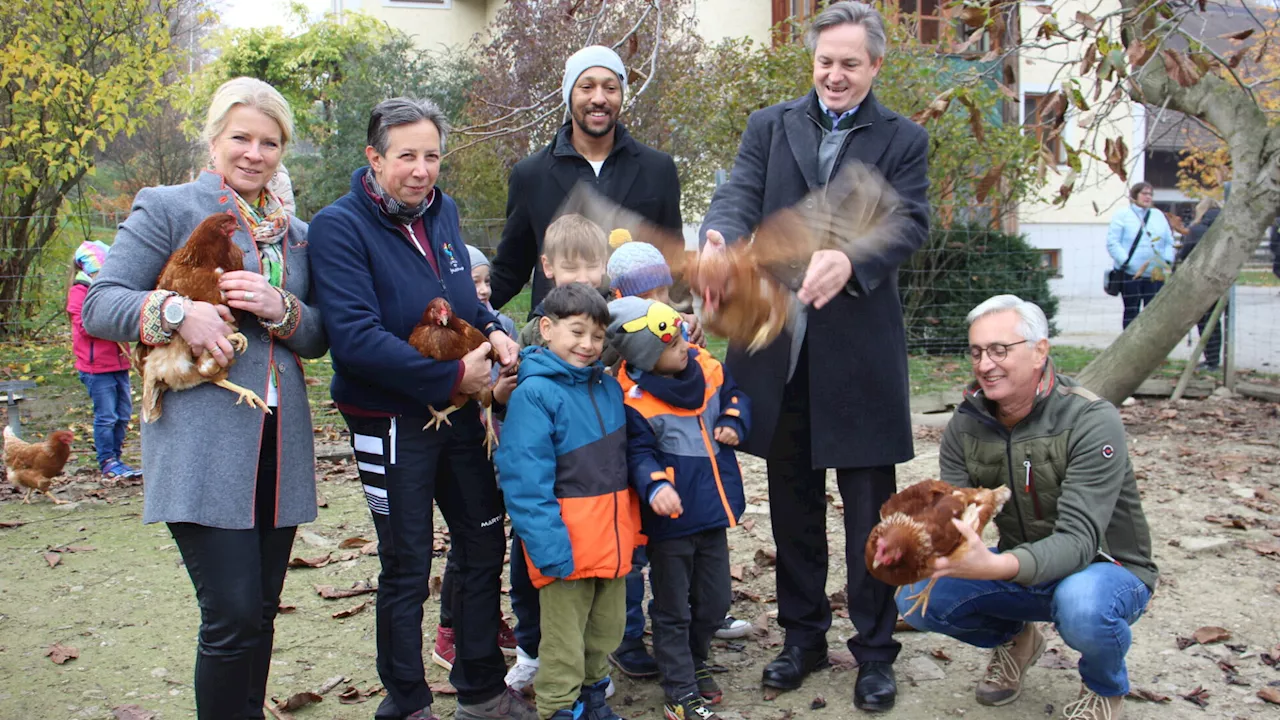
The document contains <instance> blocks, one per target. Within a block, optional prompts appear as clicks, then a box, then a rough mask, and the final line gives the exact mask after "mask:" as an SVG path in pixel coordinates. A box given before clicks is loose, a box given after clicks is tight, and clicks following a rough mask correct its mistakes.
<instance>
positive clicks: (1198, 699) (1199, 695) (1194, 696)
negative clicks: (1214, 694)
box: [1178, 685, 1209, 707]
mask: <svg viewBox="0 0 1280 720" xmlns="http://www.w3.org/2000/svg"><path fill="white" fill-rule="evenodd" d="M1178 697H1180V698H1182V699H1183V700H1186V701H1187V702H1189V703H1192V704H1193V705H1198V706H1200V707H1208V706H1209V691H1208V690H1205V689H1204V687H1203V686H1201V685H1197V686H1196V689H1195V690H1192V691H1191V692H1189V693H1187V694H1186V695H1178Z"/></svg>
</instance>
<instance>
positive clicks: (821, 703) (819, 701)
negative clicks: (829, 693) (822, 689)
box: [809, 695, 827, 710]
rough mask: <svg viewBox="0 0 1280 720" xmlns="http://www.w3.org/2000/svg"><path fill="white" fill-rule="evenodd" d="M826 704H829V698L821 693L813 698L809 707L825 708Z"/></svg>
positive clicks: (815, 708) (812, 708) (813, 708)
mask: <svg viewBox="0 0 1280 720" xmlns="http://www.w3.org/2000/svg"><path fill="white" fill-rule="evenodd" d="M826 706H827V699H826V698H824V697H822V696H821V695H819V696H818V697H816V698H814V699H813V702H811V703H809V709H810V710H821V709H822V708H824V707H826Z"/></svg>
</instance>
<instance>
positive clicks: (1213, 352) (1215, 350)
mask: <svg viewBox="0 0 1280 720" xmlns="http://www.w3.org/2000/svg"><path fill="white" fill-rule="evenodd" d="M1230 311H1231V308H1230V307H1224V308H1223V309H1222V314H1221V315H1219V316H1218V322H1216V323H1214V325H1213V327H1212V328H1210V327H1209V316H1211V315H1213V308H1209V309H1208V310H1207V311H1206V312H1205V314H1204V317H1201V318H1200V321H1199V322H1197V323H1196V327H1198V328H1200V335H1201V336H1203V335H1204V334H1205V332H1209V333H1211V334H1210V335H1209V342H1208V343H1207V344H1206V345H1205V346H1204V361H1205V362H1206V363H1208V364H1209V366H1210V367H1215V368H1216V367H1218V366H1219V365H1221V364H1222V329H1223V328H1224V327H1226V324H1227V313H1228V312H1230ZM1193 360H1194V359H1193Z"/></svg>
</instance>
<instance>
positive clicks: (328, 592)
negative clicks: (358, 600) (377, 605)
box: [313, 580, 378, 600]
mask: <svg viewBox="0 0 1280 720" xmlns="http://www.w3.org/2000/svg"><path fill="white" fill-rule="evenodd" d="M313 587H315V589H316V592H317V593H318V594H319V595H320V597H322V598H324V599H325V600H341V599H342V598H349V597H355V596H357V595H365V594H368V593H374V592H378V586H377V585H374V584H373V583H371V582H369V581H368V580H358V581H356V582H354V583H352V585H351V587H349V588H347V589H345V590H339V589H337V588H335V587H334V586H332V585H315V586H313Z"/></svg>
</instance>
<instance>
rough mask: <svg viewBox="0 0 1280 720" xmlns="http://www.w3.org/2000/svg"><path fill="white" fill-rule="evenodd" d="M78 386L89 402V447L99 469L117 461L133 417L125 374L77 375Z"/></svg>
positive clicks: (127, 373)
mask: <svg viewBox="0 0 1280 720" xmlns="http://www.w3.org/2000/svg"><path fill="white" fill-rule="evenodd" d="M80 382H82V383H84V386H85V387H86V388H88V390H89V398H90V399H92V400H93V447H94V449H95V450H96V451H97V454H98V466H99V467H101V466H103V465H105V464H106V463H107V461H108V460H111V459H112V458H116V459H119V457H120V452H121V451H122V450H123V449H124V433H125V430H127V429H128V428H129V416H130V415H132V414H133V400H132V399H131V398H130V397H129V371H128V370H117V371H115V372H108V373H87V372H83V371H82V372H81V373H80Z"/></svg>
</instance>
